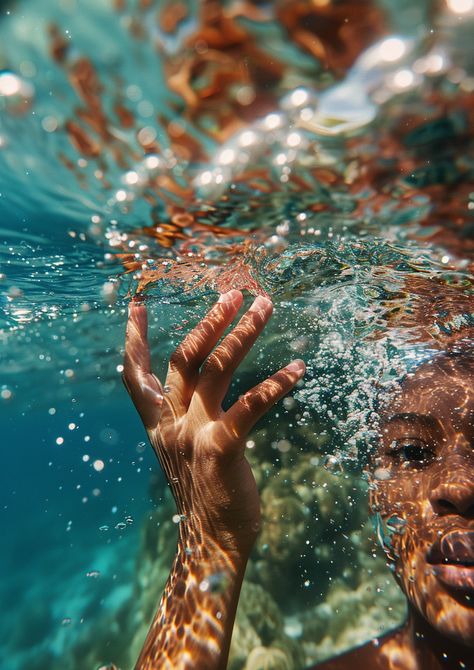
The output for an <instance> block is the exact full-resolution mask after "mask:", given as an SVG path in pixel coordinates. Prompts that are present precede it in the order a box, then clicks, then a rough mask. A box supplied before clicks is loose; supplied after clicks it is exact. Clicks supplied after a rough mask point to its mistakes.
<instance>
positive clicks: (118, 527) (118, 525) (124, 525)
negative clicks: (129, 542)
mask: <svg viewBox="0 0 474 670" xmlns="http://www.w3.org/2000/svg"><path fill="white" fill-rule="evenodd" d="M126 527H127V524H126V523H124V522H123V521H119V522H118V523H117V524H116V525H115V530H123V529H124V528H126Z"/></svg>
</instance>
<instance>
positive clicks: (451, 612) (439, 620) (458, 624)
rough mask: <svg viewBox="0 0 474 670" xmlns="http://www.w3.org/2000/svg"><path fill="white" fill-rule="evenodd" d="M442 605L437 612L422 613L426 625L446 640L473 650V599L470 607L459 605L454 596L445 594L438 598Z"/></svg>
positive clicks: (427, 609)
mask: <svg viewBox="0 0 474 670" xmlns="http://www.w3.org/2000/svg"><path fill="white" fill-rule="evenodd" d="M439 600H440V601H441V603H442V605H441V608H440V609H439V610H437V611H431V610H432V608H431V607H429V606H428V607H427V608H426V613H424V612H422V614H423V615H424V617H425V619H426V620H427V621H428V623H430V624H431V626H432V627H433V628H435V629H436V630H437V631H439V633H440V634H441V635H443V636H444V637H447V638H448V639H450V640H452V641H453V642H456V643H457V644H462V645H464V646H467V647H472V648H474V598H473V599H472V600H471V605H470V606H466V605H463V604H461V602H459V600H458V599H457V598H456V597H455V596H451V595H450V594H449V593H445V594H443V595H441V596H440V597H439Z"/></svg>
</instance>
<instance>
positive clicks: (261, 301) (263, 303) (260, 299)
mask: <svg viewBox="0 0 474 670" xmlns="http://www.w3.org/2000/svg"><path fill="white" fill-rule="evenodd" d="M269 305H273V303H272V301H271V300H269V298H265V296H263V295H258V296H257V297H256V298H255V300H254V301H253V303H252V304H251V305H250V307H249V312H258V311H259V310H261V309H265V308H268V306H269Z"/></svg>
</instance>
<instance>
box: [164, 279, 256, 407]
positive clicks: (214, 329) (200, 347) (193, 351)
mask: <svg viewBox="0 0 474 670" xmlns="http://www.w3.org/2000/svg"><path fill="white" fill-rule="evenodd" d="M242 301H243V296H242V293H241V292H240V291H237V290H232V291H228V292H227V293H224V294H222V295H221V297H220V298H219V301H218V302H217V303H216V304H215V305H214V306H213V307H212V309H211V310H210V311H209V312H208V313H207V315H206V316H205V317H204V319H203V320H202V321H201V322H200V323H198V325H197V326H196V327H195V328H194V329H193V330H192V331H191V332H190V333H189V334H188V335H186V337H185V338H184V340H183V341H182V342H181V344H180V345H179V347H178V348H177V349H176V351H175V352H174V353H173V354H172V356H171V358H170V364H169V367H168V374H167V376H166V382H165V383H166V387H167V400H168V401H169V405H170V407H171V406H172V407H177V406H178V405H181V407H182V409H183V410H186V409H187V408H188V406H189V403H190V400H191V397H192V395H193V393H194V389H195V387H196V383H197V380H198V377H199V368H200V367H201V365H202V364H203V363H204V361H205V360H206V358H207V357H208V356H209V354H210V353H211V351H212V350H213V348H214V347H215V346H216V344H217V342H218V341H219V339H220V337H221V336H222V334H223V333H224V331H225V329H226V328H227V326H229V324H231V323H232V321H233V320H234V318H235V316H236V314H237V312H238V311H239V309H240V306H241V305H242Z"/></svg>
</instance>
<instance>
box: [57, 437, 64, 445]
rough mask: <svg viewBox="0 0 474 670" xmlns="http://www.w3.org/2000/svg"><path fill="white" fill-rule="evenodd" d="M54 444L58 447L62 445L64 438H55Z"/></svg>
mask: <svg viewBox="0 0 474 670" xmlns="http://www.w3.org/2000/svg"><path fill="white" fill-rule="evenodd" d="M56 444H58V445H61V444H64V437H57V438H56Z"/></svg>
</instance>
